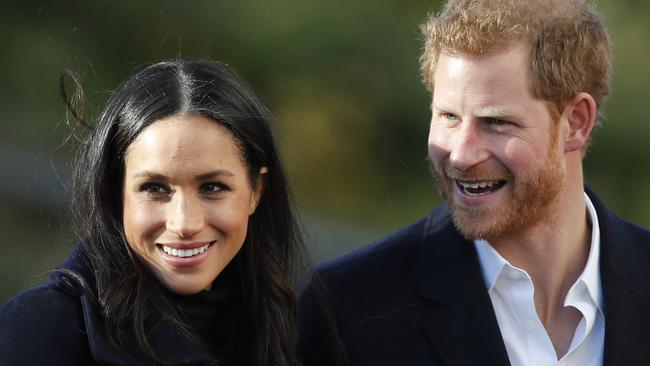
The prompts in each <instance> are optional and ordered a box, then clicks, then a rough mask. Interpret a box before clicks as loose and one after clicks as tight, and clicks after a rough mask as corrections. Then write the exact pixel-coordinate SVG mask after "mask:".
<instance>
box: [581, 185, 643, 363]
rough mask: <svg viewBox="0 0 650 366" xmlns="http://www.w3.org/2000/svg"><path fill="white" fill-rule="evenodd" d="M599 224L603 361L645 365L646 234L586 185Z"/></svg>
mask: <svg viewBox="0 0 650 366" xmlns="http://www.w3.org/2000/svg"><path fill="white" fill-rule="evenodd" d="M587 194H588V195H589V198H591V201H592V202H593V204H594V207H595V208H596V212H597V213H598V221H599V222H600V224H601V225H600V235H601V256H600V270H601V279H602V287H603V296H604V307H605V312H604V313H605V355H604V364H605V365H606V366H610V365H611V366H614V365H648V364H650V348H649V347H648V342H649V341H650V337H649V335H648V329H650V233H649V232H648V231H647V230H645V229H642V228H640V227H637V226H635V225H633V224H630V223H627V222H625V221H623V220H621V219H620V218H618V217H616V215H614V214H613V213H612V212H611V211H609V210H608V209H607V208H606V207H605V205H604V204H603V202H602V201H600V199H598V197H596V195H595V194H594V193H593V192H591V191H590V190H589V189H587Z"/></svg>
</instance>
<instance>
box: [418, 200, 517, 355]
mask: <svg viewBox="0 0 650 366" xmlns="http://www.w3.org/2000/svg"><path fill="white" fill-rule="evenodd" d="M420 258H421V263H420V278H419V284H418V290H419V294H420V296H421V297H423V298H425V299H427V300H429V301H431V302H433V303H434V304H435V305H436V306H437V311H433V312H432V313H431V314H432V315H431V316H430V318H429V319H428V324H427V331H426V333H427V336H428V338H429V339H430V340H431V342H432V346H433V347H434V349H437V350H438V352H440V353H441V354H442V356H443V359H444V360H445V362H446V363H447V364H450V365H509V364H510V362H509V360H508V355H507V352H506V348H505V345H504V344H503V339H502V337H501V332H500V331H499V325H498V323H497V320H496V316H495V314H494V310H493V308H492V302H491V300H490V297H489V294H488V292H487V289H486V287H485V283H484V281H483V276H482V274H481V270H480V265H479V261H478V256H477V254H476V250H475V249H474V246H473V245H472V243H471V242H469V241H466V240H465V239H463V237H462V236H461V235H460V234H459V233H458V231H457V230H456V229H455V227H454V225H453V223H452V221H451V217H450V216H449V213H448V210H447V207H446V206H444V205H443V206H440V207H438V208H437V209H436V210H434V211H433V212H432V214H431V215H430V216H429V218H428V221H427V224H426V226H425V230H424V235H423V240H422V246H421V256H420Z"/></svg>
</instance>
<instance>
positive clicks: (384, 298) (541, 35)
mask: <svg viewBox="0 0 650 366" xmlns="http://www.w3.org/2000/svg"><path fill="white" fill-rule="evenodd" d="M422 30H423V34H424V38H425V49H424V54H423V55H422V57H421V68H422V74H423V79H424V83H425V84H426V86H427V88H428V89H429V90H430V91H431V93H432V104H431V109H432V118H431V125H430V133H429V141H428V147H429V159H430V161H431V167H432V172H433V174H434V176H435V178H436V181H437V184H438V187H439V189H440V191H441V193H442V195H443V196H444V198H445V201H446V204H445V205H442V206H440V207H437V208H435V209H434V210H433V211H432V212H431V214H430V215H429V216H428V217H426V218H425V219H423V220H421V221H419V222H416V223H414V224H412V225H410V226H408V227H406V228H404V229H402V230H400V231H398V232H396V233H395V234H392V235H390V236H388V237H387V238H384V239H383V240H381V241H379V242H378V243H375V244H373V245H371V246H369V247H366V248H363V249H361V250H359V251H357V252H354V253H352V254H349V255H347V256H344V257H342V258H340V259H337V260H334V261H332V262H329V263H326V264H323V265H321V266H319V267H318V268H317V269H316V270H315V271H314V275H313V276H312V281H311V282H310V286H308V287H307V288H306V290H305V291H304V292H303V295H302V297H301V302H300V312H299V322H300V338H299V342H298V353H299V354H300V356H301V358H302V359H303V361H304V363H305V365H333V364H350V365H429V366H431V365H507V364H511V365H513V366H515V365H580V366H583V365H603V364H604V365H608V366H609V365H648V364H650V232H648V231H646V230H644V229H641V228H639V227H636V226H634V225H633V224H630V223H627V222H625V221H623V220H621V219H619V218H617V217H616V216H615V215H614V214H612V213H611V212H610V211H609V210H608V209H607V208H606V207H605V206H604V205H603V203H602V202H601V201H600V200H599V199H598V198H597V197H596V196H595V195H594V194H593V193H592V192H590V191H588V190H587V192H586V193H585V190H586V188H585V187H584V183H583V175H582V159H583V157H584V154H585V152H586V149H587V146H588V144H589V140H590V135H591V132H592V129H593V128H594V126H595V125H596V123H597V120H598V109H599V108H600V107H601V106H602V104H603V102H604V100H605V97H606V96H607V94H608V93H609V73H610V58H611V57H610V44H609V38H608V35H607V32H606V29H605V26H604V24H603V21H602V19H601V17H600V16H599V15H598V14H597V13H596V12H595V11H594V10H593V9H592V8H591V7H590V6H589V5H588V4H586V3H585V2H584V1H582V0H450V1H449V2H448V3H447V4H446V5H445V6H444V9H443V10H442V12H441V13H440V14H439V15H437V16H432V17H431V18H430V19H429V20H428V21H427V22H426V23H425V24H424V25H423V26H422Z"/></svg>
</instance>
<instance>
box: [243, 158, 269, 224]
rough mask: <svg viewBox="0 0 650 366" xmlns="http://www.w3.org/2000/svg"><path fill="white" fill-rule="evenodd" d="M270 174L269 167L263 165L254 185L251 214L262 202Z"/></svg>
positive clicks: (249, 209)
mask: <svg viewBox="0 0 650 366" xmlns="http://www.w3.org/2000/svg"><path fill="white" fill-rule="evenodd" d="M268 175H269V168H267V167H265V166H263V167H261V168H260V172H259V174H258V175H257V180H256V181H255V185H254V186H253V192H252V194H251V201H250V206H249V207H248V215H249V216H250V215H252V214H253V213H254V212H255V209H257V205H258V204H259V203H260V200H261V199H262V195H263V194H264V189H265V188H266V182H267V179H268Z"/></svg>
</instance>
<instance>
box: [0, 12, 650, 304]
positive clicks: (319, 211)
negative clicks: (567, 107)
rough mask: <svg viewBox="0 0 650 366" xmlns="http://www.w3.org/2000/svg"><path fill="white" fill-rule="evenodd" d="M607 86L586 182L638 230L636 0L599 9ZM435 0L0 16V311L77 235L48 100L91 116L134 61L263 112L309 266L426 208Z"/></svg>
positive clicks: (642, 211) (646, 196)
mask: <svg viewBox="0 0 650 366" xmlns="http://www.w3.org/2000/svg"><path fill="white" fill-rule="evenodd" d="M599 5H600V9H601V11H602V12H603V14H604V16H605V18H606V20H607V22H608V24H609V29H610V33H611V35H612V38H613V41H614V45H615V48H614V54H615V67H614V92H613V95H612V97H611V99H610V100H609V103H608V104H607V106H606V115H607V117H608V118H607V121H606V123H605V125H604V126H603V127H602V128H601V129H600V130H598V131H597V133H596V137H595V144H594V147H593V148H592V151H591V152H590V153H589V155H588V156H587V158H586V161H585V170H586V180H587V182H588V184H590V185H591V186H592V187H593V188H594V189H595V190H596V191H597V192H598V193H599V194H600V195H601V196H602V198H603V199H604V200H605V201H606V202H607V203H608V204H609V205H610V206H611V207H612V208H613V209H614V210H615V211H617V212H618V213H619V214H620V215H621V216H623V217H625V218H627V219H630V220H632V221H635V222H637V223H639V224H641V225H643V226H650V191H649V190H648V189H645V188H644V187H648V186H649V185H650V170H649V169H648V167H649V166H650V151H648V144H649V142H650V139H649V138H648V137H649V136H650V123H648V121H647V119H648V116H649V115H650V113H648V107H647V103H648V102H647V100H648V94H649V93H648V85H650V71H649V70H648V67H647V60H648V59H650V46H648V45H649V44H650V22H649V19H650V16H649V15H650V4H648V3H647V2H645V1H639V0H619V1H616V2H613V1H608V2H605V1H600V3H599ZM435 9H439V2H438V1H423V0H410V1H396V0H373V1H370V0H358V1H343V0H330V1H324V0H304V1H292V0H212V1H207V0H202V1H198V0H187V1H178V0H176V1H152V0H141V1H106V0H100V1H71V0H70V1H56V2H55V1H43V0H40V1H33V0H23V1H13V2H8V3H5V4H3V10H2V12H0V27H1V32H0V47H1V49H2V57H0V70H2V72H1V73H0V118H1V121H2V123H0V230H1V231H0V238H1V241H2V244H0V246H1V248H2V254H3V255H2V256H0V302H2V301H4V300H6V299H7V298H9V297H10V296H12V295H13V294H15V293H16V292H17V291H19V290H21V289H24V288H26V287H28V286H31V285H34V284H36V283H39V282H41V281H42V280H43V279H44V277H43V275H42V274H43V273H44V272H45V271H47V270H48V269H51V268H52V267H53V266H54V265H56V264H58V263H60V262H61V261H63V260H64V259H65V256H66V253H67V252H68V251H69V250H70V249H71V248H72V247H73V246H74V244H75V243H76V241H77V238H76V237H75V235H74V233H73V232H72V231H71V229H70V227H71V225H70V222H69V220H68V216H67V211H66V210H67V207H68V206H67V200H68V198H67V191H66V188H65V187H66V185H67V180H68V171H69V167H70V161H71V152H73V151H74V150H75V148H76V144H75V142H74V140H70V141H68V142H67V143H64V142H65V141H66V139H67V138H68V137H69V136H70V130H69V127H68V126H67V125H66V114H65V109H64V106H63V103H62V102H61V100H60V98H59V94H58V78H59V77H60V75H61V74H62V71H63V70H64V69H65V68H68V69H72V70H75V71H77V72H78V73H80V75H81V76H82V78H83V85H84V89H85V91H86V97H87V103H86V117H87V118H88V119H90V120H93V119H94V118H95V117H96V116H97V115H98V114H99V113H100V111H101V109H102V108H103V105H104V103H105V102H106V100H107V98H108V97H109V95H110V92H111V90H114V89H115V88H117V87H118V85H119V84H120V83H121V82H122V81H123V80H124V79H126V78H127V77H128V76H129V75H131V74H132V73H133V72H134V71H136V70H138V69H139V68H141V67H142V66H144V65H147V64H149V63H152V62H157V61H160V60H165V59H174V58H209V59H213V60H218V61H222V62H224V63H227V64H229V65H231V66H232V67H234V68H235V69H236V70H238V71H239V73H240V74H242V76H244V77H245V78H246V79H247V80H248V81H249V82H250V83H251V84H252V85H253V87H254V89H255V90H256V91H257V92H258V94H259V95H260V96H261V98H262V99H263V100H264V101H265V103H266V104H267V105H268V106H269V107H270V109H271V110H272V111H273V113H274V114H275V116H276V118H277V125H276V135H277V137H278V139H279V141H280V145H281V148H282V151H283V155H284V157H285V160H286V163H287V166H288V169H289V172H290V175H291V178H292V181H293V184H294V192H295V198H296V202H297V206H298V207H299V209H300V211H301V213H302V216H303V220H304V225H305V231H306V238H307V243H308V245H309V246H310V248H311V251H312V255H313V257H314V258H315V260H321V259H324V258H328V257H331V256H334V255H337V254H340V253H343V252H345V251H348V250H351V249H352V248H355V247H358V246H361V245H363V244H365V243H367V242H368V241H371V240H373V239H376V238H378V237H380V236H382V235H384V234H386V233H388V232H390V231H392V230H394V229H396V228H398V227H400V226H403V225H405V224H407V223H409V222H411V221H414V220H416V219H417V218H419V217H421V216H423V215H425V214H426V213H427V211H428V210H430V209H431V208H432V207H433V206H434V205H435V204H436V203H438V202H440V197H439V196H438V194H437V192H436V189H435V186H434V184H433V181H432V179H431V178H430V176H429V173H428V167H427V163H426V161H425V156H426V136H427V131H428V120H429V109H428V108H429V95H428V94H427V93H426V92H425V90H424V88H423V87H422V85H421V84H420V82H419V76H418V56H419V53H420V47H421V42H420V39H419V31H418V24H420V23H421V22H422V21H423V20H424V19H425V17H426V16H427V14H428V13H429V12H430V11H433V10H435Z"/></svg>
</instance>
